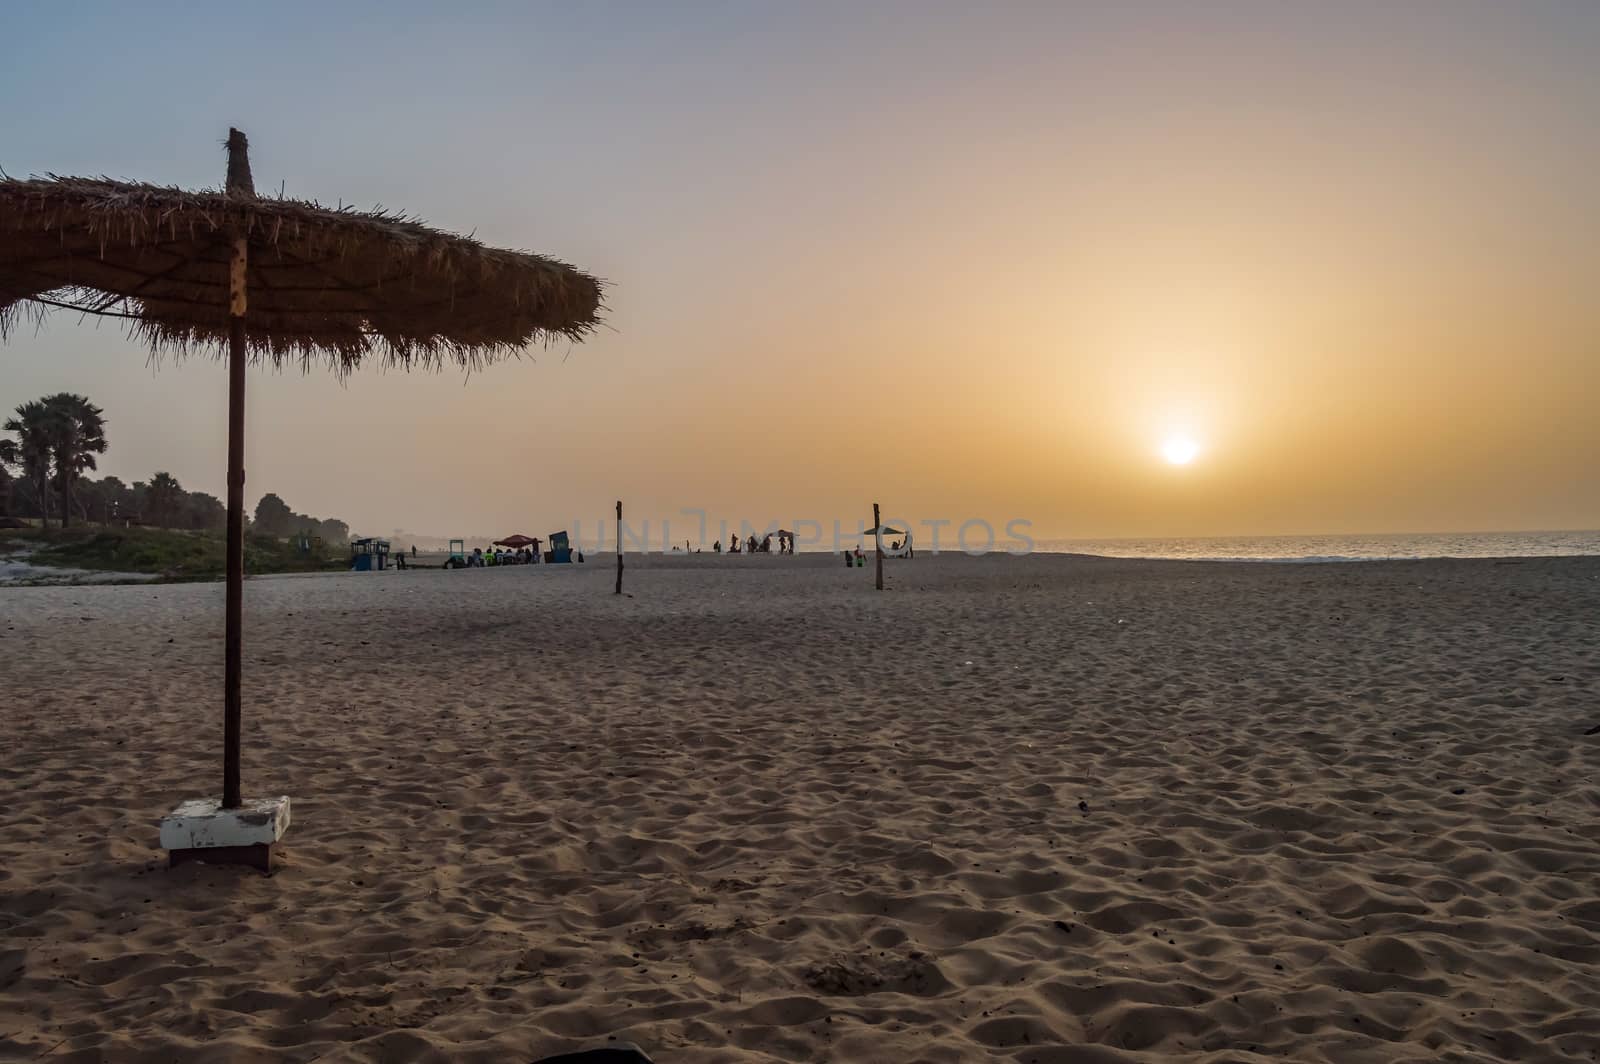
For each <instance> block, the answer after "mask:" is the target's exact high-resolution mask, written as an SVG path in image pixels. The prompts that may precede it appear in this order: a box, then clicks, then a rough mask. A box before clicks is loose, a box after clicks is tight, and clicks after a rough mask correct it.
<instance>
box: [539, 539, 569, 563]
mask: <svg viewBox="0 0 1600 1064" xmlns="http://www.w3.org/2000/svg"><path fill="white" fill-rule="evenodd" d="M544 560H545V561H547V562H570V561H572V547H571V546H570V545H569V544H568V543H567V534H566V533H565V532H552V533H550V549H549V550H547V551H545V552H544Z"/></svg>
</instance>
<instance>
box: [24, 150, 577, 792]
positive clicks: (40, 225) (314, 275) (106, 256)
mask: <svg viewBox="0 0 1600 1064" xmlns="http://www.w3.org/2000/svg"><path fill="white" fill-rule="evenodd" d="M227 148H228V175H227V184H226V187H225V188H224V189H223V190H222V191H220V192H218V191H201V192H186V191H182V190H180V189H175V188H160V187H157V186H155V185H144V184H133V183H129V182H123V181H111V180H106V179H84V178H63V177H53V176H52V177H49V178H46V179H33V180H17V179H11V178H6V179H0V338H4V336H5V335H6V334H7V333H8V332H9V330H10V329H11V328H12V327H14V326H15V325H16V324H17V323H18V321H19V318H20V316H22V315H24V314H26V313H27V312H28V311H29V310H32V311H34V312H36V313H37V314H43V313H44V312H46V311H48V310H49V309H50V308H53V307H61V308H65V309H68V310H75V311H81V312H83V313H87V314H95V315H102V316H108V317H114V318H123V319H126V320H127V321H128V322H129V325H130V332H131V334H132V335H134V336H136V337H138V338H139V339H141V340H143V341H145V342H146V343H148V344H149V346H150V347H151V348H152V349H153V350H154V351H157V352H162V351H171V352H175V353H177V354H180V355H181V354H184V353H187V352H199V351H203V352H206V353H216V354H219V355H220V354H221V353H222V352H224V351H226V352H227V356H228V363H229V373H228V575H227V584H228V587H227V668H226V680H225V687H224V696H225V699H224V700H225V707H226V709H225V714H226V715H225V728H224V732H225V737H224V745H225V749H224V762H223V764H224V769H223V789H222V806H223V808H225V809H235V808H238V807H239V806H240V804H241V796H240V788H239V720H240V696H239V682H240V631H241V619H240V604H241V601H242V597H243V579H244V549H243V543H244V410H245V407H244V392H245V387H244V386H245V365H246V363H247V362H255V363H257V364H270V365H273V366H281V365H283V364H284V363H285V362H294V363H298V364H299V365H300V366H301V367H302V368H303V369H309V368H310V367H311V365H312V364H313V363H315V362H322V361H325V362H326V363H327V364H328V365H329V366H330V367H331V368H332V369H333V370H334V372H335V373H338V374H341V375H342V374H345V373H348V372H349V371H350V370H352V369H354V368H356V367H357V366H359V365H362V364H364V363H366V362H368V361H375V362H379V363H382V364H386V365H397V366H400V367H402V368H407V369H409V368H410V367H412V366H423V367H438V366H442V365H446V364H452V363H453V364H456V365H459V366H462V367H466V368H469V369H470V368H476V367H479V366H483V365H486V364H488V363H491V362H494V361H497V360H499V359H502V358H505V357H512V356H516V355H518V354H520V353H521V352H522V351H523V350H524V349H525V348H526V347H527V346H528V345H529V344H530V343H532V342H533V341H536V340H551V339H556V338H563V337H564V338H566V339H568V340H574V341H575V340H580V339H582V338H583V337H584V336H585V335H586V334H587V333H588V332H589V331H590V330H591V329H592V328H593V327H594V326H595V324H596V323H597V320H598V314H599V309H600V298H601V285H600V282H598V281H597V280H596V279H595V278H593V277H591V276H589V275H588V274H585V273H582V272H580V271H579V270H576V269H574V268H573V267H571V266H568V265H567V264H565V263H563V262H558V261H556V260H554V259H548V258H543V257H541V256H538V255H530V254H527V253H524V252H515V251H501V250H497V249H494V248H488V247H484V246H483V245H482V244H479V243H478V242H477V241H476V240H473V239H471V238H470V237H461V236H454V235H451V234H448V233H442V232H439V231H437V230H435V229H430V228H428V227H427V226H425V225H422V224H420V223H418V222H415V221H411V220H409V219H407V218H405V217H404V216H402V215H392V214H384V213H363V212H358V211H355V210H351V209H349V208H340V209H337V210H335V209H331V208H327V207H322V206H319V205H317V204H315V203H308V202H302V201H297V200H289V199H274V198H257V196H256V195H255V187H254V184H253V183H252V180H251V176H250V163H249V157H248V145H247V143H246V141H245V137H244V134H243V133H240V132H239V131H238V130H236V129H235V130H231V131H230V132H229V135H228V141H227Z"/></svg>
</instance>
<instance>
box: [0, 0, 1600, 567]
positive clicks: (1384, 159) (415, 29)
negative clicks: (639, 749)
mask: <svg viewBox="0 0 1600 1064" xmlns="http://www.w3.org/2000/svg"><path fill="white" fill-rule="evenodd" d="M963 7H966V8H967V9H965V10H963ZM1070 8H1071V5H1059V6H1057V5H1044V6H1040V5H1021V4H1018V5H984V6H982V7H981V8H980V7H974V6H971V5H955V6H946V5H936V4H910V3H905V4H894V3H886V4H883V5H874V6H871V7H868V8H865V9H864V8H862V7H860V6H859V5H844V4H825V5H797V6H796V8H795V9H793V10H785V9H780V8H779V7H778V6H777V5H759V6H756V7H746V6H745V5H725V4H717V5H711V4H708V5H691V6H687V7H676V8H674V9H673V10H671V11H668V10H667V9H666V8H665V7H663V8H662V9H657V8H654V7H641V8H613V9H606V10H601V9H598V8H595V9H589V10H585V11H579V12H574V11H570V10H565V9H563V8H562V7H559V6H545V7H530V6H526V5H513V6H508V7H504V8H493V7H482V8H475V9H474V10H473V11H472V12H470V13H469V14H467V15H463V14H461V13H459V12H447V11H443V10H432V11H430V10H428V9H427V8H415V9H412V8H408V7H406V6H404V5H401V6H395V5H388V6H385V7H384V8H383V9H382V10H383V12H385V15H384V17H383V18H382V19H380V20H377V21H378V22H379V23H381V25H376V26H375V25H374V22H373V20H372V19H370V18H367V17H365V16H361V15H360V14H359V13H358V12H354V11H346V12H344V13H343V14H342V15H339V16H338V18H342V19H343V20H344V21H343V23H341V22H339V21H338V20H337V18H336V20H335V22H334V23H333V24H332V25H330V26H328V33H327V35H326V36H325V37H323V38H319V39H318V40H315V41H310V42H307V41H303V40H302V39H301V38H300V37H299V36H298V35H297V34H296V33H292V32H291V31H290V28H289V27H290V25H291V24H293V23H294V22H296V21H297V20H296V19H295V18H288V19H285V20H282V24H281V25H280V24H276V23H275V24H274V25H273V26H255V25H253V24H252V25H251V26H250V27H249V29H250V33H249V34H248V35H247V36H248V37H249V40H250V42H251V44H250V49H249V51H248V52H246V53H245V54H244V55H242V56H241V55H233V54H230V52H229V48H230V47H231V43H236V42H237V40H238V39H239V35H238V31H240V30H241V29H242V28H244V27H243V24H238V25H233V24H230V22H229V20H228V18H225V17H221V16H219V17H218V19H217V20H215V22H216V24H215V25H208V26H205V27H198V28H195V27H191V28H190V29H189V30H188V32H189V33H190V34H191V35H192V36H193V38H194V39H193V40H189V41H186V42H184V43H185V56H186V62H185V64H183V65H180V66H176V67H173V68H171V69H167V68H164V67H161V66H159V65H154V66H153V65H152V64H150V63H149V62H148V59H149V56H150V55H151V54H152V50H155V51H160V50H162V49H165V48H168V47H170V45H171V42H170V41H169V40H168V34H169V32H170V29H171V26H170V24H169V20H167V19H163V18H159V17H155V18H149V19H141V20H139V23H140V24H139V25H125V24H124V23H123V22H122V20H116V19H113V18H112V17H111V16H110V12H111V11H114V10H115V9H112V8H107V9H105V10H104V11H101V12H98V13H96V12H94V11H92V10H83V9H79V8H76V7H74V8H73V9H72V10H71V11H68V10H66V9H61V10H55V9H39V10H36V11H32V12H29V13H27V14H26V16H25V17H24V18H23V19H22V21H21V22H20V23H19V24H17V25H15V26H13V27H12V32H10V33H8V37H7V40H6V41H5V42H4V43H0V60H4V62H0V87H3V88H5V89H7V90H9V93H10V96H11V97H14V98H21V97H22V96H23V95H25V94H26V93H28V92H34V91H36V90H38V89H39V87H40V86H42V85H43V86H52V87H51V88H50V96H51V100H52V106H51V107H50V108H48V109H29V111H30V113H29V114H27V115H24V116H12V117H10V118H7V119H5V120H4V122H5V126H4V129H3V136H0V166H4V167H5V169H6V170H7V171H8V172H10V173H12V174H27V173H31V172H45V171H55V172H67V173H72V172H82V173H93V174H99V173H109V174H111V175H113V176H119V177H138V178H142V179H147V180H152V181H157V182H162V183H175V184H194V185H215V184H216V183H218V182H219V181H220V179H221V176H222V154H221V151H220V148H219V145H218V141H219V139H220V137H221V136H222V135H224V134H225V133H226V130H227V128H228V126H229V125H230V124H233V125H238V126H240V127H241V128H243V129H245V130H246V131H247V132H248V133H249V134H250V137H251V144H252V157H253V162H254V168H255V172H256V176H257V183H258V185H260V186H262V187H276V186H277V184H278V182H279V181H282V182H283V183H284V187H285V189H286V191H287V193H288V194H289V195H294V196H304V197H308V198H316V199H320V200H323V201H326V202H334V201H338V200H340V199H343V201H344V202H354V203H356V204H358V205H363V206H366V205H373V204H378V203H381V204H383V205H385V206H388V207H403V208H405V209H406V210H408V211H410V212H413V213H415V214H417V215H419V216H421V217H423V218H425V219H427V220H429V221H431V222H434V223H436V224H439V225H443V226H447V227H452V228H459V229H462V230H475V231H476V232H477V234H478V235H479V237H480V238H483V239H485V240H488V241H489V242H491V243H502V244H506V245H509V246H514V247H525V248H530V249H532V250H536V251H541V252H546V253H549V254H553V255H556V256H558V257H560V258H564V259H567V260H569V261H573V262H576V263H578V264H580V265H582V266H584V267H586V268H588V269H590V270H592V271H594V272H596V273H599V274H601V275H603V276H605V277H607V278H609V279H610V280H611V282H612V283H613V286H614V287H613V290H612V294H611V297H610V302H611V305H612V312H611V315H610V318H609V322H610V327H609V328H608V329H607V330H606V331H604V332H602V333H601V334H599V335H598V336H597V337H595V338H594V340H593V341H591V342H590V343H587V344H584V345H581V346H578V347H575V348H572V349H570V350H569V349H567V348H566V347H562V348H559V349H554V350H551V351H546V352H539V353H538V357H537V361H535V362H533V363H531V364H530V363H522V364H517V363H512V364H508V365H504V366H500V367H496V368H494V369H492V370H490V371H488V372H486V373H482V374H479V375H475V376H473V377H472V378H470V379H463V378H462V377H461V376H460V375H458V374H445V375H441V376H432V375H414V376H411V377H407V376H405V375H402V374H387V375H385V374H380V373H376V372H370V373H362V374H358V375H357V376H355V377H354V378H352V379H351V380H350V381H349V383H348V384H347V385H345V386H343V387H341V386H340V385H339V384H338V383H336V382H335V381H334V380H332V378H331V377H329V376H328V375H326V374H318V375H315V376H312V377H309V378H307V377H300V376H298V375H296V374H292V373H291V374H285V375H271V374H265V373H258V374H255V375H254V376H253V377H252V381H251V387H252V392H251V406H250V419H251V420H250V426H251V437H250V444H249V448H250V450H249V458H248V470H249V497H250V499H251V500H252V502H253V501H254V499H255V498H257V497H258V496H259V495H260V494H261V493H262V492H265V491H275V492H278V493H279V494H281V495H283V496H284V497H285V498H286V499H287V500H288V501H289V503H290V504H291V505H292V506H293V507H295V508H296V509H298V510H303V511H309V512H312V513H316V514H318V515H332V516H340V517H343V518H345V519H346V520H348V521H350V522H351V523H352V524H353V525H354V526H355V527H356V528H358V529H359V530H362V531H365V532H369V533H378V534H383V533H387V532H390V531H391V530H393V529H396V528H405V529H409V530H414V531H418V532H424V533H429V534H436V535H452V534H455V535H463V534H479V533H495V534H500V533H504V532H509V531H512V530H517V531H527V532H530V533H534V534H540V533H543V532H546V531H548V530H550V529H553V528H557V527H562V526H564V525H568V524H571V523H572V521H573V520H574V519H583V520H584V521H585V522H586V523H593V522H596V521H598V520H600V519H601V518H603V517H604V516H605V515H606V513H608V512H609V508H610V506H611V504H612V502H613V500H615V499H617V498H619V497H620V498H623V499H625V500H626V501H627V504H628V507H629V512H630V514H636V515H637V516H638V517H639V518H641V519H643V518H646V517H649V518H652V519H653V520H655V521H659V519H660V518H661V517H662V516H671V517H673V518H674V524H675V526H676V525H678V524H679V522H682V523H683V525H684V527H685V531H686V532H687V531H688V524H689V519H687V518H682V517H679V516H676V515H678V513H679V511H680V510H682V509H685V508H703V509H705V510H707V511H709V512H710V513H711V515H712V517H713V519H716V518H718V517H722V518H728V519H731V520H733V521H737V520H739V519H741V518H746V519H749V520H751V521H756V522H759V523H765V522H766V521H768V520H781V521H783V522H785V523H789V522H791V521H794V520H798V519H801V518H811V519H815V520H820V521H823V522H831V521H832V520H833V519H835V518H840V519H844V520H846V521H854V520H855V519H856V518H858V517H860V516H862V515H863V514H870V504H871V502H872V501H873V500H874V499H877V500H879V501H882V502H883V503H884V504H885V505H886V507H887V508H888V510H889V511H890V512H891V513H894V514H896V515H898V516H901V517H904V518H909V519H915V520H920V519H924V518H948V519H952V520H954V521H957V522H959V521H961V520H964V519H966V518H970V517H982V518H987V519H989V520H991V521H994V522H996V523H997V524H998V523H1000V522H1003V521H1005V520H1007V519H1011V518H1024V519H1028V520H1030V521H1032V522H1033V530H1034V532H1035V534H1036V535H1037V536H1039V537H1041V538H1057V537H1060V538H1066V537H1110V536H1185V535H1227V534H1274V533H1315V532H1356V531H1371V532H1381V531H1426V530H1501V529H1530V528H1595V527H1600V477H1597V475H1596V474H1595V472H1594V468H1593V465H1594V457H1595V456H1596V455H1597V454H1600V418H1597V417H1596V416H1595V415H1594V413H1593V411H1592V410H1591V407H1592V405H1593V403H1594V401H1595V397H1596V396H1597V395H1600V310H1597V309H1596V308H1597V307H1600V301H1597V300H1596V299H1595V297H1594V293H1595V292H1596V291H1600V284H1597V282H1600V239H1597V238H1600V208H1597V207H1596V202H1595V197H1594V192H1593V175H1594V173H1595V172H1596V171H1597V170H1600V166H1597V163H1600V158H1597V155H1600V149H1597V144H1600V139H1597V137H1596V134H1597V133H1600V74H1597V73H1596V70H1597V68H1600V64H1595V63H1594V62H1593V56H1594V55H1596V54H1600V7H1595V6H1591V5H1557V4H1536V5H1531V6H1527V7H1522V6H1519V7H1517V8H1515V9H1512V8H1511V7H1510V6H1504V7H1500V6H1494V5H1487V4H1467V3H1461V4H1451V5H1442V4H1441V5H1410V6H1405V7H1404V8H1403V9H1402V7H1401V6H1400V5H1376V4H1352V5H1349V6H1345V5H1340V6H1338V8H1337V9H1334V8H1331V7H1330V8H1328V9H1326V10H1324V11H1322V12H1320V13H1318V12H1313V11H1310V10H1307V9H1300V8H1296V7H1293V6H1290V5H1275V4H1274V5H1268V4H1237V5H1218V6H1215V7H1207V8H1206V9H1204V10H1201V9H1199V8H1195V7H1193V6H1191V5H1155V4H1151V5H1132V6H1130V7H1128V8H1126V9H1119V10H1117V11H1102V12H1087V11H1074V10H1071V9H1070ZM311 10H312V9H310V8H307V9H306V12H305V13H306V17H309V13H310V11H311ZM241 17H242V16H241ZM318 17H319V18H322V17H323V16H320V15H319V16H318ZM183 21H185V22H187V21H191V20H183ZM85 36H87V37H88V38H89V39H90V40H91V41H92V42H93V43H94V47H93V48H92V49H91V50H92V51H93V52H94V54H93V55H92V56H85V54H84V51H83V48H84V38H85ZM286 54H287V55H288V56H289V58H288V59H287V60H286V59H285V56H286ZM190 56H194V57H198V58H197V60H196V64H195V65H194V66H190V65H188V63H187V57H190ZM89 59H92V62H90V61H87V60H89ZM286 62H287V63H288V64H290V65H289V66H288V67H287V68H286V67H285V65H284V64H285V63H286ZM296 64H298V66H297V65H296ZM68 68H70V69H72V70H73V71H74V74H73V77H72V78H70V79H67V78H63V77H61V76H60V74H59V71H61V70H65V69H68ZM82 71H89V73H87V74H84V75H83V76H81V77H80V75H79V72H82ZM0 359H4V363H3V365H4V366H5V373H4V374H3V375H0V385H3V387H0V405H3V406H4V407H5V408H7V409H9V408H10V407H12V406H14V405H16V403H18V402H21V401H23V400H25V399H29V398H33V397H35V396H36V395H39V394H44V393H46V392H54V391H60V390H73V391H81V392H84V393H85V394H88V395H90V396H91V397H92V398H93V399H95V400H96V401H97V402H99V403H100V404H101V405H102V406H104V407H105V408H106V411H107V416H108V417H109V418H110V421H111V428H110V435H111V441H112V450H111V452H110V454H109V455H108V456H107V458H106V461H105V462H104V463H103V468H104V469H105V470H107V471H109V472H112V473H115V474H117V475H119V476H121V477H123V478H124V479H127V480H132V479H136V478H137V479H142V478H145V477H147V476H148V475H149V474H150V473H151V472H153V471H154V470H156V469H167V470H170V471H171V472H173V473H174V474H175V475H176V476H178V478H179V479H180V480H181V481H182V482H183V483H184V485H185V486H186V487H189V488H191V489H199V490H208V491H211V492H213V493H215V494H218V495H221V494H222V484H223V458H224V449H223V444H224V434H225V422H224V417H223V406H224V397H225V381H224V375H223V372H222V370H221V367H220V366H218V365H215V364H211V363H206V362H191V363H188V364H185V365H183V366H180V367H176V368H175V367H172V366H170V365H169V366H166V367H164V368H162V369H161V370H160V371H159V372H156V373H152V372H151V371H150V369H149V368H148V367H147V366H146V365H145V363H144V356H143V354H142V353H141V352H139V351H138V350H137V349H136V348H134V347H133V346H132V345H131V344H129V343H128V342H127V341H126V340H124V339H123V338H122V337H121V334H120V333H119V332H118V330H117V329H115V328H114V327H113V326H111V325H109V324H108V325H104V326H101V327H99V328H98V329H97V328H95V327H94V326H92V325H80V324H77V323H76V322H75V321H74V320H73V319H71V318H70V317H66V316H57V317H56V318H55V319H54V320H53V321H52V322H51V323H50V325H49V326H48V327H47V328H46V330H45V331H44V332H43V333H41V334H39V335H38V336H33V335H31V334H28V333H24V334H23V335H21V336H18V337H14V338H13V340H12V342H11V343H10V344H9V345H8V346H7V347H6V348H5V349H4V350H0ZM874 434H877V435H878V436H879V437H880V438H879V439H878V440H877V441H876V442H874V441H873V440H871V439H870V437H871V436H872V435H874ZM1174 434H1181V435H1185V436H1188V437H1190V438H1192V439H1193V440H1194V441H1195V442H1197V443H1198V444H1199V445H1200V448H1201V451H1200V454H1199V457H1198V458H1197V459H1196V461H1195V462H1194V463H1192V464H1191V465H1189V466H1185V467H1182V468H1177V467H1173V466H1171V465H1169V464H1167V463H1165V462H1163V461H1162V460H1161V458H1160V455H1159V447H1160V445H1161V443H1162V441H1163V440H1164V439H1166V438H1167V437H1169V436H1172V435H1174Z"/></svg>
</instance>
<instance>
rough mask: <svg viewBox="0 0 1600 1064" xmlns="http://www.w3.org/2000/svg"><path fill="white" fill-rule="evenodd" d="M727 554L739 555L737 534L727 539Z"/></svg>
mask: <svg viewBox="0 0 1600 1064" xmlns="http://www.w3.org/2000/svg"><path fill="white" fill-rule="evenodd" d="M728 553H729V554H738V553H739V533H737V532H735V533H734V534H733V535H732V536H731V537H729V539H728Z"/></svg>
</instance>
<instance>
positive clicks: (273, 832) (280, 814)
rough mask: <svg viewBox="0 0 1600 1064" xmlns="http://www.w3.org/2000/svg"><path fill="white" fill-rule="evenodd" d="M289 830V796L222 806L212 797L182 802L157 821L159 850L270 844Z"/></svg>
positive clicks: (247, 799)
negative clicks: (236, 805)
mask: <svg viewBox="0 0 1600 1064" xmlns="http://www.w3.org/2000/svg"><path fill="white" fill-rule="evenodd" d="M288 830H289V796H288V795H286V794H285V795H280V796H278V797H277V798H246V799H245V801H244V804H243V805H241V806H240V807H239V808H237V809H224V808H222V802H221V801H220V800H219V799H216V798H194V799H191V800H190V801H187V802H184V803H183V804H182V805H180V806H178V808H176V809H174V810H173V811H172V812H171V813H170V814H168V815H167V817H166V818H165V819H164V820H162V821H161V848H162V849H163V850H210V849H220V848H224V847H233V846H271V845H272V844H273V843H275V842H277V841H278V840H279V839H281V838H283V833H284V832H285V831H288Z"/></svg>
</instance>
